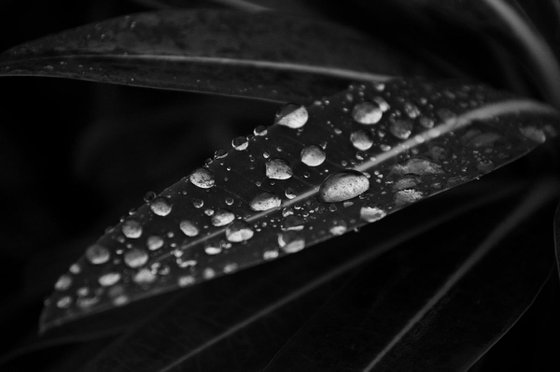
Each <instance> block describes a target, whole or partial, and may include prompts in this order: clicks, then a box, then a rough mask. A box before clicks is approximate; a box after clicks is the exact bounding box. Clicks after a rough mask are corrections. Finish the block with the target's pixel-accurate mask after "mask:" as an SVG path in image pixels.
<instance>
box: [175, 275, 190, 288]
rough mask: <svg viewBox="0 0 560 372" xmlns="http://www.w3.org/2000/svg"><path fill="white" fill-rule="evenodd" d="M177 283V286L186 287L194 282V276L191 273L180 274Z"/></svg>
mask: <svg viewBox="0 0 560 372" xmlns="http://www.w3.org/2000/svg"><path fill="white" fill-rule="evenodd" d="M177 284H178V285H179V287H186V286H188V285H191V284H194V277H193V276H191V275H185V276H182V277H180V278H179V279H178V280H177Z"/></svg>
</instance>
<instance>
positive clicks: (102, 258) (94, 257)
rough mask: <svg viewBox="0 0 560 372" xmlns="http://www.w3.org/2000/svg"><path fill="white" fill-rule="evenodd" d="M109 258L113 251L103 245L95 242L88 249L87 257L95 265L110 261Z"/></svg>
mask: <svg viewBox="0 0 560 372" xmlns="http://www.w3.org/2000/svg"><path fill="white" fill-rule="evenodd" d="M109 258H111V253H110V252H109V250H108V249H107V248H105V247H104V246H102V245H99V244H94V245H91V246H90V247H89V248H88V249H87V250H86V259H87V260H88V261H89V262H90V263H92V264H94V265H101V264H104V263H105V262H107V261H109Z"/></svg>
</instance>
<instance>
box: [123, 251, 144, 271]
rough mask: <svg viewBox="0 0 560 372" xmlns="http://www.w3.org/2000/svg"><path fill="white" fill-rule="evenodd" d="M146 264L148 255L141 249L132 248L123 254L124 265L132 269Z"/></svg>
mask: <svg viewBox="0 0 560 372" xmlns="http://www.w3.org/2000/svg"><path fill="white" fill-rule="evenodd" d="M146 262H148V253H146V251H145V250H143V249H138V248H133V249H131V250H129V251H127V252H126V253H125V254H124V263H125V264H126V265H127V266H128V267H131V268H133V269H136V268H138V267H140V266H143V265H144V264H145V263H146Z"/></svg>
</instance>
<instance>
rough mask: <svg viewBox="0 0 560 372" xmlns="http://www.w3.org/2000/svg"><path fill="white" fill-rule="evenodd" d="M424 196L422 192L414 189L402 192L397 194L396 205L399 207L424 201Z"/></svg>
mask: <svg viewBox="0 0 560 372" xmlns="http://www.w3.org/2000/svg"><path fill="white" fill-rule="evenodd" d="M423 196H424V195H423V194H422V192H421V191H417V190H414V189H404V190H400V191H397V193H396V194H395V204H396V205H399V206H400V205H405V204H409V203H412V202H415V201H417V200H420V199H422V197H423Z"/></svg>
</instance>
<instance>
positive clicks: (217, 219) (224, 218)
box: [212, 209, 235, 226]
mask: <svg viewBox="0 0 560 372" xmlns="http://www.w3.org/2000/svg"><path fill="white" fill-rule="evenodd" d="M234 219H235V215H234V214H233V213H231V212H230V211H228V210H226V209H220V210H218V211H216V213H214V215H213V216H212V225H213V226H225V225H227V224H228V223H230V222H231V221H233V220H234Z"/></svg>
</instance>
